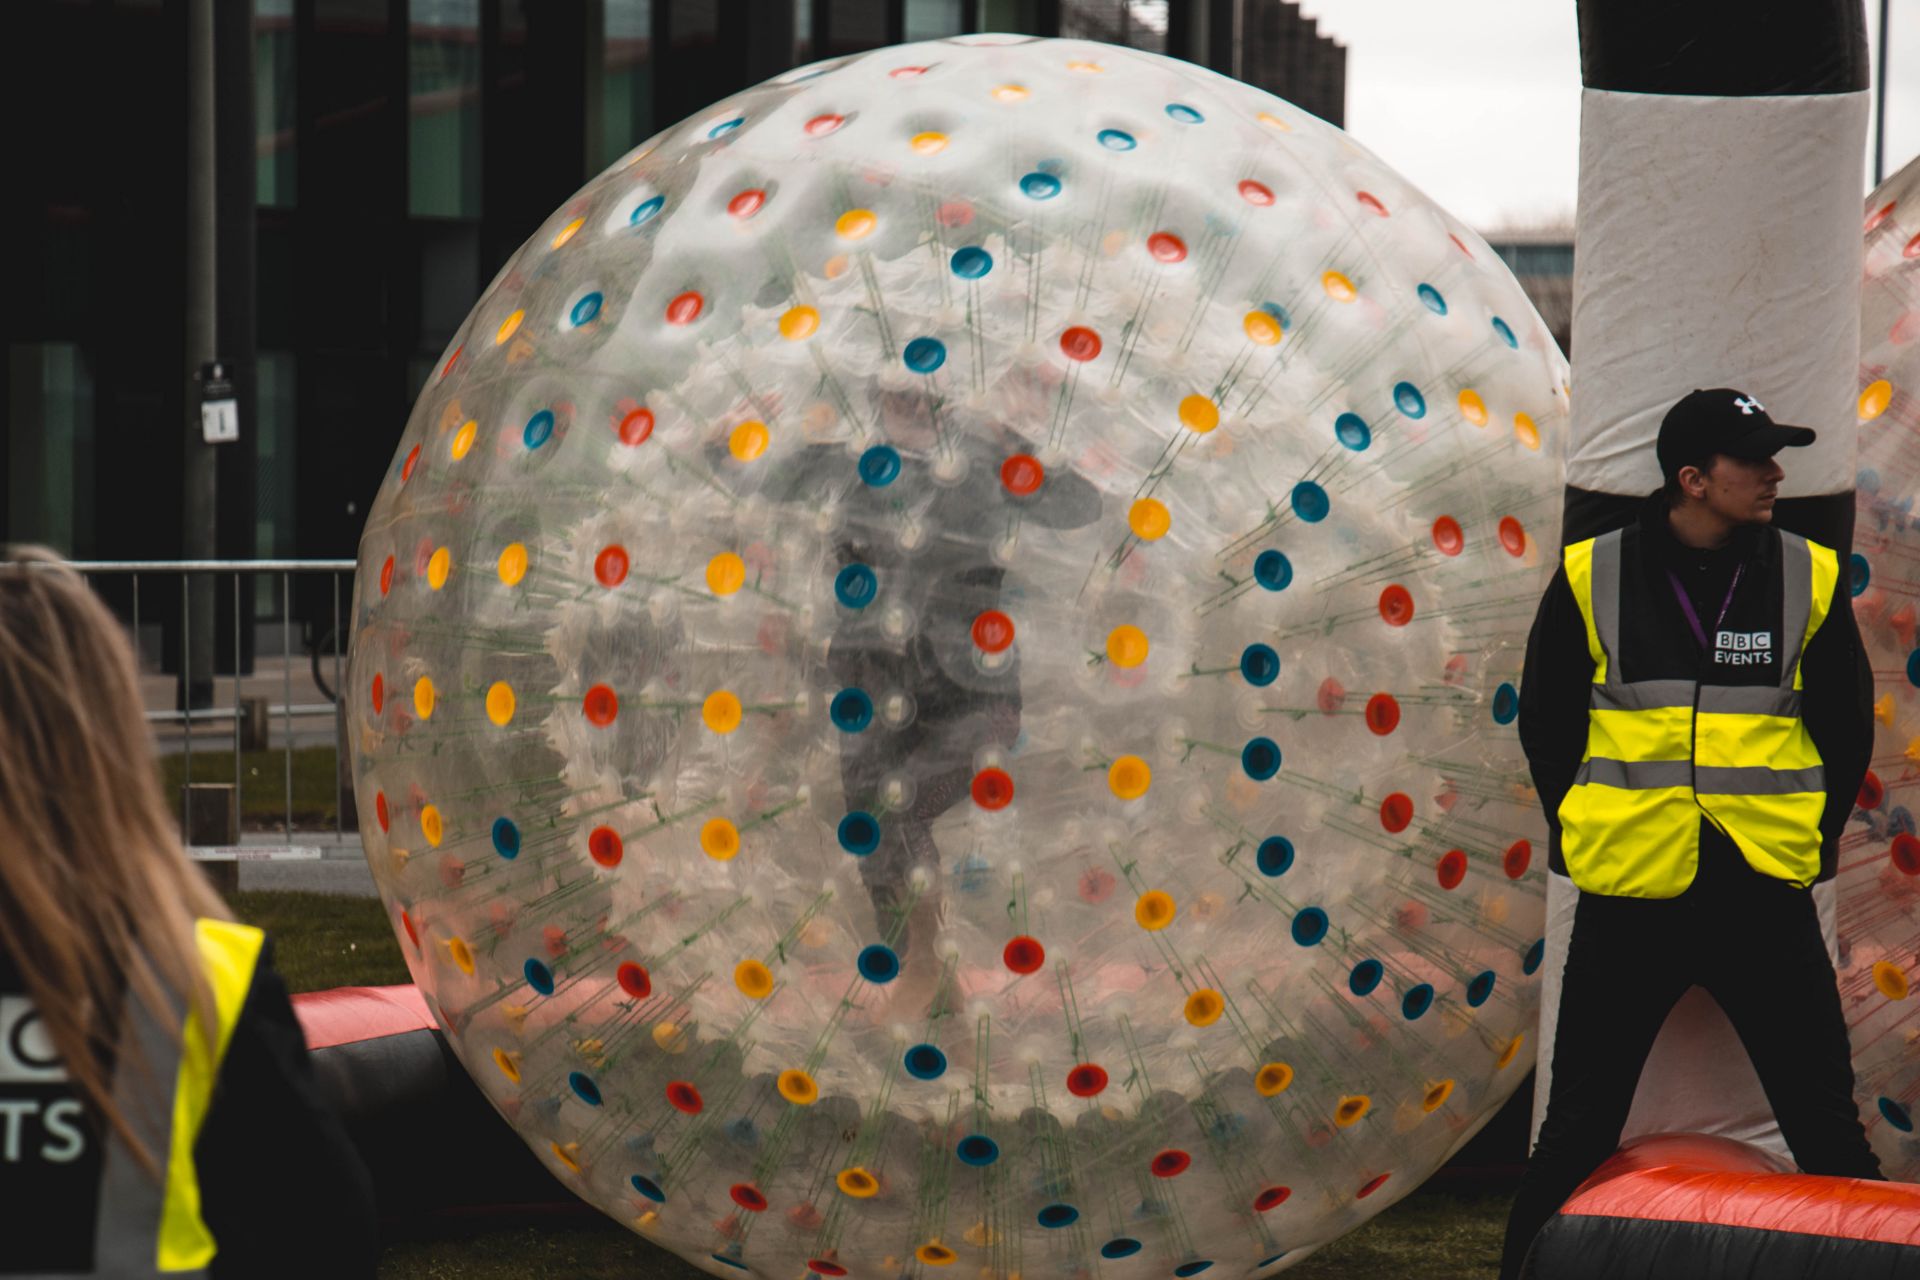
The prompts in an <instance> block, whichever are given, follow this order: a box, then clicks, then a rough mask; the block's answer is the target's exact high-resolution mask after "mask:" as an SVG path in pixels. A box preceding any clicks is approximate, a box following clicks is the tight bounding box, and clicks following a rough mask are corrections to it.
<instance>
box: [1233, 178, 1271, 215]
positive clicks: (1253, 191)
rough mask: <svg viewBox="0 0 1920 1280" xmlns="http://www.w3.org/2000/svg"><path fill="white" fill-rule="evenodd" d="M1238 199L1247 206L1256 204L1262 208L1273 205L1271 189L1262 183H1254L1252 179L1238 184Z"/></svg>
mask: <svg viewBox="0 0 1920 1280" xmlns="http://www.w3.org/2000/svg"><path fill="white" fill-rule="evenodd" d="M1240 198H1241V199H1243V200H1245V201H1246V202H1247V203H1248V204H1257V205H1260V206H1261V207H1262V208H1264V207H1266V206H1267V205H1270V204H1272V203H1273V188H1271V187H1269V186H1268V185H1267V184H1266V183H1264V182H1255V181H1254V180H1253V179H1252V178H1248V179H1246V180H1245V181H1244V182H1242V183H1241V184H1240Z"/></svg>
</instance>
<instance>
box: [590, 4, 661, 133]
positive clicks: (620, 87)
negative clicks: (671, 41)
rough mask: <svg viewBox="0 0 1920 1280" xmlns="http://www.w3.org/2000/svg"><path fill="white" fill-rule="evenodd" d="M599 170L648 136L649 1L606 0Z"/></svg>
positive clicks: (650, 91)
mask: <svg viewBox="0 0 1920 1280" xmlns="http://www.w3.org/2000/svg"><path fill="white" fill-rule="evenodd" d="M606 15H607V17H606V20H607V27H606V31H607V38H606V46H605V49H606V52H605V54H604V55H603V58H602V62H601V71H602V75H601V78H600V92H601V112H600V116H601V135H600V139H601V141H600V157H599V160H600V167H601V168H605V167H606V166H607V165H610V164H612V163H613V162H614V161H616V160H618V159H619V158H620V157H621V156H623V155H625V154H627V152H629V151H631V150H633V149H634V148H635V147H637V146H639V145H640V144H641V143H643V142H645V141H646V140H647V139H648V138H651V137H652V136H653V132H654V124H653V0H607V10H606Z"/></svg>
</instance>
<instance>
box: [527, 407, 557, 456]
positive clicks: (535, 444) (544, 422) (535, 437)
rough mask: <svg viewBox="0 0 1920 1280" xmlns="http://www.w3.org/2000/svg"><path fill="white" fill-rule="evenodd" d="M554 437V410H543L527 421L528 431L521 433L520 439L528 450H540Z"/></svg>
mask: <svg viewBox="0 0 1920 1280" xmlns="http://www.w3.org/2000/svg"><path fill="white" fill-rule="evenodd" d="M552 436H553V410H551V409H542V410H541V411H540V412H538V413H536V414H534V415H533V416H532V417H531V418H528V419H527V429H526V430H525V431H522V432H521V433H520V439H521V440H522V441H523V442H525V444H526V446H527V448H529V449H538V448H539V447H540V446H541V445H543V444H545V443H546V442H547V441H548V440H549V439H551V438H552Z"/></svg>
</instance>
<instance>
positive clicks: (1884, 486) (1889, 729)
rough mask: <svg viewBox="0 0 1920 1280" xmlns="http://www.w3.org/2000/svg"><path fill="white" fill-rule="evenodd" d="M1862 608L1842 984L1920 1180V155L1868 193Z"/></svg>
mask: <svg viewBox="0 0 1920 1280" xmlns="http://www.w3.org/2000/svg"><path fill="white" fill-rule="evenodd" d="M1858 415H1859V419H1860V471H1859V476H1858V478H1857V483H1856V487H1855V492H1856V494H1857V496H1858V508H1857V511H1856V514H1855V526H1854V555H1853V563H1852V586H1853V595H1854V616H1855V617H1856V618H1857V619H1858V620H1859V623H1860V634H1861V637H1862V638H1863V639H1864V640H1865V641H1866V646H1867V652H1868V655H1869V656H1870V658H1871V660H1872V664H1873V675H1874V691H1873V692H1874V719H1875V721H1876V724H1875V732H1874V752H1873V765H1872V772H1870V773H1869V774H1868V775H1867V780H1866V783H1865V785H1863V786H1862V787H1861V789H1860V800H1859V806H1858V808H1857V809H1856V810H1855V812H1854V821H1853V822H1852V823H1851V824H1850V825H1849V826H1848V828H1847V832H1846V834H1845V835H1844V836H1843V837H1842V839H1841V842H1840V870H1839V873H1838V876H1837V887H1838V893H1837V898H1838V908H1839V913H1838V932H1839V946H1840V995H1841V1000H1842V1002H1843V1003H1844V1005H1845V1007H1846V1011H1847V1022H1848V1024H1849V1026H1850V1028H1851V1031H1852V1036H1853V1067H1854V1074H1855V1077H1856V1085H1855V1090H1854V1092H1855V1094H1856V1096H1858V1097H1859V1099H1860V1103H1861V1116H1862V1119H1863V1120H1864V1121H1865V1122H1866V1125H1867V1134H1868V1136H1869V1137H1870V1138H1871V1139H1872V1140H1873V1147H1874V1150H1875V1151H1876V1152H1877V1153H1878V1154H1879V1156H1880V1160H1881V1163H1882V1165H1883V1166H1884V1167H1885V1168H1886V1171H1887V1175H1888V1176H1889V1177H1893V1178H1900V1179H1904V1180H1906V1181H1914V1180H1917V1179H1920V1136H1917V1135H1915V1133H1914V1128H1913V1126H1914V1112H1915V1110H1916V1108H1920V1000H1915V999H1913V998H1912V995H1913V990H1912V988H1913V986H1914V982H1915V975H1916V964H1920V836H1917V835H1916V832H1915V823H1914V812H1913V810H1914V808H1915V807H1916V800H1917V799H1920V790H1917V789H1920V635H1917V634H1916V625H1917V624H1920V570H1916V566H1917V565H1920V510H1917V509H1916V505H1915V504H1916V499H1920V161H1916V162H1915V163H1913V164H1909V165H1908V166H1907V167H1906V168H1905V169H1904V170H1903V171H1901V172H1900V173H1899V174H1897V175H1895V176H1894V177H1893V178H1890V179H1889V180H1888V181H1887V182H1886V183H1885V184H1884V185H1883V186H1881V188H1880V189H1879V190H1877V191H1875V192H1874V193H1873V195H1872V196H1870V197H1869V198H1868V200H1867V236H1866V273H1865V276H1864V279H1863V282H1862V292H1861V310H1860V399H1859V405H1858Z"/></svg>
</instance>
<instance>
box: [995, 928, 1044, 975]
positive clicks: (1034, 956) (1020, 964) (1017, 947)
mask: <svg viewBox="0 0 1920 1280" xmlns="http://www.w3.org/2000/svg"><path fill="white" fill-rule="evenodd" d="M1000 958H1001V959H1002V960H1005V961H1006V962H1007V968H1009V969H1011V970H1013V971H1014V972H1015V973H1038V972H1039V970H1040V966H1041V965H1042V964H1044V963H1046V959H1047V949H1046V948H1045V947H1043V946H1041V945H1040V940H1039V939H1038V938H1030V937H1028V936H1027V935H1025V934H1021V935H1020V936H1019V937H1017V938H1015V939H1014V940H1013V941H1011V942H1009V943H1008V944H1007V946H1006V950H1004V951H1002V952H1001V953H1000Z"/></svg>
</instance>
